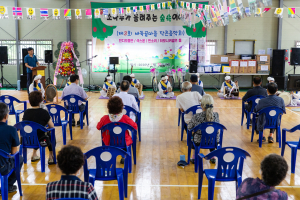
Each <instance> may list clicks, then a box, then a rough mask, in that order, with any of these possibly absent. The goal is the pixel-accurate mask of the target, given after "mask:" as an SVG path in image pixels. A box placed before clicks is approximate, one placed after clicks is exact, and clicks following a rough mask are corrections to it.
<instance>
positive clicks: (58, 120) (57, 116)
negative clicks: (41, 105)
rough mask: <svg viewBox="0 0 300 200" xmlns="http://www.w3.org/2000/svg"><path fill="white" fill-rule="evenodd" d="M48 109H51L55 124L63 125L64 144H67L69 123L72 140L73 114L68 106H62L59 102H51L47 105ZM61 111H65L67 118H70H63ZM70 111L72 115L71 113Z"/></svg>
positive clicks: (50, 112)
mask: <svg viewBox="0 0 300 200" xmlns="http://www.w3.org/2000/svg"><path fill="white" fill-rule="evenodd" d="M46 106H47V109H48V111H49V114H50V116H51V118H52V122H53V124H54V126H61V128H62V135H63V144H64V145H66V143H67V125H68V124H69V129H70V138H71V140H72V116H71V111H70V110H67V109H66V108H64V107H62V106H61V105H57V104H49V105H46ZM61 111H63V112H64V113H65V118H64V119H68V120H62V118H61V116H60V114H61ZM69 113H70V115H69Z"/></svg>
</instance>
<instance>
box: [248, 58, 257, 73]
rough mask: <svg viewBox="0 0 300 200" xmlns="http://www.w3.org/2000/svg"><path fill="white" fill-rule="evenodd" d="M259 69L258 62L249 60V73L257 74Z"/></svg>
mask: <svg viewBox="0 0 300 200" xmlns="http://www.w3.org/2000/svg"><path fill="white" fill-rule="evenodd" d="M256 68H257V61H256V60H248V73H251V74H255V73H256Z"/></svg>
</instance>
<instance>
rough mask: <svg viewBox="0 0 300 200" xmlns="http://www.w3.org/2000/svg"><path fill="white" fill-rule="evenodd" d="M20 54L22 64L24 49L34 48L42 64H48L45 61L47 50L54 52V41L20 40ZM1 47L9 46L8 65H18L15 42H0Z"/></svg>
mask: <svg viewBox="0 0 300 200" xmlns="http://www.w3.org/2000/svg"><path fill="white" fill-rule="evenodd" d="M19 44H20V52H19V59H20V62H22V49H27V48H28V47H32V48H33V49H34V54H35V55H36V57H37V60H38V62H39V63H40V64H46V63H45V62H44V61H45V53H44V51H45V50H52V46H53V41H52V40H20V43H19ZM0 46H7V54H8V64H9V65H16V64H17V45H16V41H15V40H0Z"/></svg>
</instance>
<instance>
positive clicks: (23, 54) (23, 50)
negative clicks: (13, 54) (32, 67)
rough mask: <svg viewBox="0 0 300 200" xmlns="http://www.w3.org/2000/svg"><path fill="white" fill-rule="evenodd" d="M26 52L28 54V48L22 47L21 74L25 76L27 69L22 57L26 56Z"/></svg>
mask: <svg viewBox="0 0 300 200" xmlns="http://www.w3.org/2000/svg"><path fill="white" fill-rule="evenodd" d="M27 54H28V50H27V49H22V63H23V75H26V76H27V70H26V68H27V67H26V66H25V62H24V58H25V56H27ZM26 87H27V86H26Z"/></svg>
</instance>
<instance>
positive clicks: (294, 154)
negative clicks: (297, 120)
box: [281, 125, 300, 174]
mask: <svg viewBox="0 0 300 200" xmlns="http://www.w3.org/2000/svg"><path fill="white" fill-rule="evenodd" d="M297 130H300V125H297V126H295V127H294V128H292V129H286V128H284V129H282V147H281V156H284V150H285V145H288V146H289V147H290V148H291V153H292V155H291V171H292V173H293V174H294V173H295V168H296V159H297V150H298V149H300V138H299V141H286V132H290V133H293V132H295V131H297Z"/></svg>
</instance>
